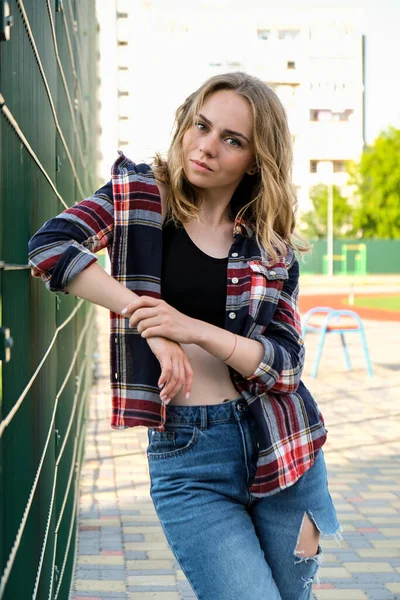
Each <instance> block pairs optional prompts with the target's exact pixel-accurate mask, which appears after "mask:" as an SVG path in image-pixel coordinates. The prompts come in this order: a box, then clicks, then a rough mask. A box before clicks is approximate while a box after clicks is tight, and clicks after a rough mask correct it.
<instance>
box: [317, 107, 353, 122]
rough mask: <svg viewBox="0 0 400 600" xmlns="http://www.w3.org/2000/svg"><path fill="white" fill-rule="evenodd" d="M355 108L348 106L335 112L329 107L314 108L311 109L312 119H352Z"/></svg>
mask: <svg viewBox="0 0 400 600" xmlns="http://www.w3.org/2000/svg"><path fill="white" fill-rule="evenodd" d="M353 114H354V110H353V109H351V108H347V109H346V110H343V111H341V112H335V111H333V110H331V109H329V108H312V109H311V110H310V121H351V119H352V116H353Z"/></svg>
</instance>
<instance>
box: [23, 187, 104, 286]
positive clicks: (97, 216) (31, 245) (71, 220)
mask: <svg viewBox="0 0 400 600" xmlns="http://www.w3.org/2000/svg"><path fill="white" fill-rule="evenodd" d="M113 230H114V210H113V194H112V183H111V181H109V182H108V183H106V184H105V185H104V186H103V187H101V188H100V189H99V190H97V191H96V192H95V193H94V194H93V195H92V196H90V197H88V198H86V199H84V200H82V201H81V202H78V203H77V204H75V205H74V206H72V207H71V208H68V209H66V210H65V211H63V212H62V213H60V214H59V215H57V216H56V217H53V218H52V219H49V220H48V221H46V222H45V223H44V224H43V225H42V227H41V228H40V229H39V230H38V231H37V232H36V233H35V234H34V235H33V236H32V238H31V239H30V240H29V242H28V262H29V264H30V266H31V273H32V276H33V277H40V278H41V279H42V280H43V281H44V282H45V285H46V287H47V289H48V290H49V291H51V292H63V293H64V294H68V292H67V291H66V287H67V286H68V284H69V282H70V281H72V279H73V278H74V277H76V276H77V275H78V274H79V273H80V272H81V271H83V270H84V269H85V268H86V267H88V266H89V265H90V264H92V263H93V262H95V261H97V257H96V256H95V253H96V252H99V251H100V250H102V249H103V248H107V247H109V246H110V245H111V244H112V239H113Z"/></svg>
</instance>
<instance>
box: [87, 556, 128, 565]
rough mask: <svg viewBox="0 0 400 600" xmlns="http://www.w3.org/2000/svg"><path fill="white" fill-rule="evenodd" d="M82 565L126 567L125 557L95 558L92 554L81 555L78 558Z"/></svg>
mask: <svg viewBox="0 0 400 600" xmlns="http://www.w3.org/2000/svg"><path fill="white" fill-rule="evenodd" d="M78 564H81V565H124V557H123V556H94V555H92V554H81V555H80V556H79V557H78Z"/></svg>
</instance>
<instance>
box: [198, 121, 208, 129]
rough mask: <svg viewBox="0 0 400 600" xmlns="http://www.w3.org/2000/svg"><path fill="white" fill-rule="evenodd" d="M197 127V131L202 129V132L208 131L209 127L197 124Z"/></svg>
mask: <svg viewBox="0 0 400 600" xmlns="http://www.w3.org/2000/svg"><path fill="white" fill-rule="evenodd" d="M196 127H197V129H200V131H206V130H207V127H206V126H205V125H204V123H200V122H197V123H196Z"/></svg>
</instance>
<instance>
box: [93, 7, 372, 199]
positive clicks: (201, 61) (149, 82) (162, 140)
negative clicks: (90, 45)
mask: <svg viewBox="0 0 400 600" xmlns="http://www.w3.org/2000/svg"><path fill="white" fill-rule="evenodd" d="M98 5H99V7H100V8H101V9H103V8H104V5H106V8H105V10H106V12H107V17H106V20H105V21H104V28H105V31H104V35H105V36H106V37H107V43H106V45H105V48H106V50H105V52H106V58H107V59H110V58H111V59H112V60H115V61H116V64H117V76H116V80H114V81H115V83H116V86H117V89H116V92H115V98H116V103H115V104H114V106H116V107H117V115H118V119H117V125H116V127H114V130H113V135H114V137H113V139H112V140H109V141H108V142H105V144H104V146H105V149H106V150H105V152H106V154H107V153H108V152H110V149H111V148H112V147H113V146H116V147H118V148H120V149H122V150H123V151H125V152H126V153H127V154H128V155H129V156H131V157H132V158H134V159H136V160H148V159H149V158H151V156H152V155H153V154H154V152H155V151H157V150H161V151H165V150H166V149H167V147H168V144H169V140H170V134H171V127H172V123H173V114H174V110H175V109H176V107H177V106H178V105H179V104H180V103H181V102H182V101H183V100H184V98H185V97H186V96H187V95H188V94H189V93H190V92H191V91H192V90H193V89H195V88H196V87H197V86H198V85H200V84H201V83H202V82H203V81H204V80H205V79H206V78H207V77H209V76H210V75H212V74H215V73H219V72H227V71H235V70H244V71H246V72H248V73H251V74H253V75H256V76H258V77H260V78H261V79H262V80H263V81H265V82H266V83H267V84H268V85H270V86H271V87H272V88H273V89H275V91H276V92H277V94H278V95H279V97H280V98H281V100H282V103H283V104H284V106H285V108H286V111H287V114H288V119H289V126H290V129H291V133H292V138H293V144H294V165H293V179H294V183H295V185H296V187H297V190H298V198H299V208H300V210H307V209H308V208H309V190H310V187H312V186H314V185H316V184H317V183H325V184H330V183H331V182H332V183H334V184H336V185H339V186H345V184H346V181H347V174H346V165H347V162H348V161H351V160H358V158H359V156H360V154H361V152H362V149H363V145H364V37H363V35H362V34H361V33H360V30H359V29H358V28H357V27H356V26H355V24H354V22H355V19H354V16H353V15H352V14H350V13H349V12H348V11H346V10H345V9H334V10H333V9H332V10H328V9H326V8H325V9H319V10H318V9H316V8H315V7H314V8H313V9H307V8H299V7H298V6H297V7H296V8H293V9H291V10H290V11H288V10H283V9H279V7H278V8H277V7H275V8H271V7H268V5H267V3H265V2H260V3H257V2H255V1H253V2H252V0H249V1H248V2H247V3H245V2H238V1H237V2H225V1H224V0H213V1H211V0H202V1H199V2H197V3H196V6H194V5H193V4H191V3H188V2H181V1H180V0H168V1H166V0H163V2H161V0H98ZM101 5H103V7H101ZM250 5H251V6H250ZM111 6H113V7H114V8H113V9H112V8H111ZM246 7H247V8H246ZM250 8H252V9H251V10H250ZM112 10H114V14H115V19H116V25H115V28H114V29H113V27H112V26H110V27H109V26H108V25H109V23H108V21H109V20H110V18H111V12H112ZM103 20H104V18H103ZM100 30H101V26H100ZM113 31H114V32H115V33H114V35H115V43H114V45H115V51H114V50H113V49H112V45H113V40H112V35H113ZM109 62H110V60H109ZM110 68H111V65H110V66H108V70H110ZM114 69H115V67H114ZM110 75H111V74H110ZM111 79H112V77H111ZM110 93H111V92H110V87H109V86H108V90H107V94H108V95H110ZM110 108H112V106H110ZM106 112H107V109H105V113H106ZM109 130H110V131H111V128H109ZM115 153H116V152H114V155H115Z"/></svg>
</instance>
